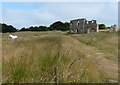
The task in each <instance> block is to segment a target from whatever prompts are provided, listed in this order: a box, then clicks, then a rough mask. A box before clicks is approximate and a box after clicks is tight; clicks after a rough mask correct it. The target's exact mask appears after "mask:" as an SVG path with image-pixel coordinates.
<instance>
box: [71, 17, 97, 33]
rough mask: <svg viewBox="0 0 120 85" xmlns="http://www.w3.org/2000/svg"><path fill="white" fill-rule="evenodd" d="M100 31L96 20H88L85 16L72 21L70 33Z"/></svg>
mask: <svg viewBox="0 0 120 85" xmlns="http://www.w3.org/2000/svg"><path fill="white" fill-rule="evenodd" d="M90 32H98V24H97V22H96V20H92V21H87V20H86V19H85V18H83V19H76V20H71V21H70V33H75V34H77V33H90Z"/></svg>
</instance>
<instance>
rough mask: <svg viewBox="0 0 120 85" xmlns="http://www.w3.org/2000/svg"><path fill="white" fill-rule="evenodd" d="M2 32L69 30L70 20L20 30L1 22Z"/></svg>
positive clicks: (0, 28) (101, 26)
mask: <svg viewBox="0 0 120 85" xmlns="http://www.w3.org/2000/svg"><path fill="white" fill-rule="evenodd" d="M0 25H1V26H0V32H2V33H7V32H16V31H53V30H59V31H67V30H69V28H70V27H69V25H70V23H69V22H65V23H63V22H61V21H57V22H54V23H52V24H51V25H50V26H49V27H47V26H34V27H33V26H31V27H28V28H26V27H23V28H21V29H20V30H18V29H16V28H15V27H13V26H12V25H7V24H4V23H3V24H1V23H0ZM99 29H110V27H106V25H105V24H100V25H99Z"/></svg>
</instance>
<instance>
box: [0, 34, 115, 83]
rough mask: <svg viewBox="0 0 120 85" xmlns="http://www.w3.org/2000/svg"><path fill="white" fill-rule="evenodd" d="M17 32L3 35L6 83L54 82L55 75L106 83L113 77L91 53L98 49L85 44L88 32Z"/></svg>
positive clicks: (62, 78) (59, 78)
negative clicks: (70, 33) (98, 64)
mask: <svg viewBox="0 0 120 85" xmlns="http://www.w3.org/2000/svg"><path fill="white" fill-rule="evenodd" d="M15 34H16V35H18V39H17V40H11V39H9V38H8V35H9V34H8V33H6V34H3V38H2V41H3V48H2V49H3V52H2V53H3V59H2V60H3V63H2V64H3V66H2V67H3V70H2V71H3V73H2V75H3V83H55V82H56V79H57V81H58V82H61V83H68V82H76V83H93V82H94V83H105V82H108V81H107V78H108V77H110V78H112V77H111V76H108V75H106V73H104V71H103V70H101V69H99V68H98V66H97V64H96V63H97V62H96V61H95V60H94V59H93V57H90V56H95V53H96V52H97V51H94V50H92V49H91V48H90V47H89V46H87V45H86V43H85V42H88V41H87V39H86V38H87V37H86V36H87V35H86V36H84V35H77V36H74V35H72V37H71V35H70V36H69V35H64V34H65V33H62V32H41V33H39V32H20V33H15ZM93 35H94V34H93ZM81 36H82V37H81ZM91 36H92V34H91ZM96 36H97V34H96ZM79 37H81V38H79ZM83 37H84V38H85V40H84V39H83ZM92 37H94V36H92ZM97 37H98V36H97ZM88 39H89V38H88ZM83 41H84V42H83ZM96 48H98V49H100V48H99V47H97V46H96ZM55 68H58V70H56V69H55ZM107 71H108V70H107ZM56 72H57V73H56ZM113 75H114V74H113ZM116 79H117V78H116Z"/></svg>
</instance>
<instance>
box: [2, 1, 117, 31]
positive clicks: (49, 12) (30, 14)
mask: <svg viewBox="0 0 120 85" xmlns="http://www.w3.org/2000/svg"><path fill="white" fill-rule="evenodd" d="M77 18H86V19H87V20H92V19H94V20H97V22H98V24H101V23H104V24H106V25H107V26H111V25H113V24H118V3H117V2H3V3H2V22H4V23H7V24H11V25H13V26H14V27H16V28H18V29H20V28H22V27H30V26H40V25H45V26H49V25H50V24H52V23H53V22H55V21H59V20H60V21H63V22H69V21H70V20H71V19H77Z"/></svg>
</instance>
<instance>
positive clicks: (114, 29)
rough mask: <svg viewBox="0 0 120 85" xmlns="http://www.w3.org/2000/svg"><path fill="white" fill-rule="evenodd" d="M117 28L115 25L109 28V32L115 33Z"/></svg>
mask: <svg viewBox="0 0 120 85" xmlns="http://www.w3.org/2000/svg"><path fill="white" fill-rule="evenodd" d="M117 30H118V29H117V26H116V25H112V26H111V28H110V31H117Z"/></svg>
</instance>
